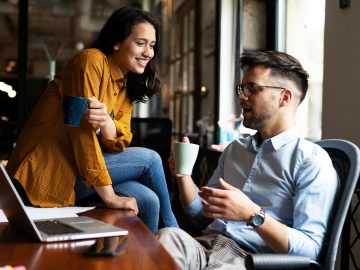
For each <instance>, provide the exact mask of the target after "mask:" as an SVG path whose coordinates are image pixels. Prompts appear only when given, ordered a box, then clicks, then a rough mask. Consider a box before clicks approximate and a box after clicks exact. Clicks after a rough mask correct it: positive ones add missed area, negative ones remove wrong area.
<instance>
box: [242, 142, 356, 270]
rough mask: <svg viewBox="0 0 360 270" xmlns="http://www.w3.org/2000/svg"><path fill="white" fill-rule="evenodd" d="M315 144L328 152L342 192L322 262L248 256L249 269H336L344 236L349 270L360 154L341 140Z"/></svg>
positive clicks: (285, 256)
mask: <svg viewBox="0 0 360 270" xmlns="http://www.w3.org/2000/svg"><path fill="white" fill-rule="evenodd" d="M316 143H317V144H318V145H320V146H321V147H322V148H324V149H325V150H326V151H327V152H328V154H329V156H330V158H331V160H332V162H333V165H334V167H335V169H336V171H337V173H338V175H339V177H340V190H339V192H338V194H337V197H336V199H335V202H334V207H333V210H332V213H331V216H330V222H329V227H328V231H327V234H326V237H325V243H324V246H323V249H322V253H321V255H320V257H319V259H318V260H317V261H311V260H310V259H309V258H307V257H304V256H295V255H288V254H249V255H248V256H247V257H246V259H245V263H246V267H247V269H325V270H333V269H334V268H335V261H336V255H337V251H338V245H339V241H340V236H342V237H341V239H342V243H341V244H342V245H341V250H342V256H341V269H342V270H344V269H348V262H349V255H348V251H349V246H350V244H349V238H350V237H349V235H350V225H351V224H350V218H351V211H350V208H351V199H352V197H353V194H354V192H355V190H356V188H357V183H358V180H359V171H360V151H359V148H358V147H357V146H356V145H355V144H353V143H351V142H349V141H345V140H340V139H328V140H321V141H318V142H316ZM344 253H345V254H344ZM346 253H347V254H346ZM344 255H345V256H344ZM344 257H346V258H344Z"/></svg>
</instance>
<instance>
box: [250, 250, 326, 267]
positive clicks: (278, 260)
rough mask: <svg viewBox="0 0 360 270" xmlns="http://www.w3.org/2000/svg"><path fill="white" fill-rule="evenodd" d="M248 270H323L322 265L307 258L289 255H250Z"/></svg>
mask: <svg viewBox="0 0 360 270" xmlns="http://www.w3.org/2000/svg"><path fill="white" fill-rule="evenodd" d="M245 265H246V269H248V270H251V269H253V270H259V269H297V270H300V269H321V267H320V265H319V264H318V263H317V262H315V261H312V260H310V259H309V258H308V257H305V256H296V255H289V254H248V255H247V256H246V258H245Z"/></svg>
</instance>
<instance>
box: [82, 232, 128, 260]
mask: <svg viewBox="0 0 360 270" xmlns="http://www.w3.org/2000/svg"><path fill="white" fill-rule="evenodd" d="M127 241H128V238H127V236H126V235H121V236H113V237H104V238H99V239H97V240H96V242H95V243H94V244H93V245H91V246H90V248H89V249H88V250H86V251H85V253H84V255H86V256H116V255H118V254H119V253H120V251H121V250H122V249H123V248H124V247H125V245H126V243H127Z"/></svg>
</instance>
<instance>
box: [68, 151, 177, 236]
mask: <svg viewBox="0 0 360 270" xmlns="http://www.w3.org/2000/svg"><path fill="white" fill-rule="evenodd" d="M103 155H104V158H105V163H106V167H107V169H108V171H109V174H110V177H111V180H112V186H113V188H114V191H115V192H116V193H120V194H123V195H126V196H128V197H134V198H135V199H136V202H137V205H138V208H139V217H140V219H141V220H142V221H143V222H144V223H145V224H146V225H147V226H148V227H149V229H150V230H151V231H152V232H153V233H156V232H157V231H158V229H160V228H163V227H178V223H177V221H176V218H175V216H174V213H173V212H172V209H171V204H170V198H169V192H168V190H167V185H166V179H165V175H164V169H163V166H162V162H161V158H160V156H159V155H158V153H156V152H155V151H153V150H150V149H147V148H142V147H129V148H127V149H126V150H125V151H123V152H121V153H107V152H103ZM94 193H96V191H95V190H94V189H90V188H87V187H86V186H85V184H84V182H83V180H82V179H81V178H78V179H77V181H76V185H75V194H76V200H81V199H84V198H86V197H88V196H91V195H93V194H94Z"/></svg>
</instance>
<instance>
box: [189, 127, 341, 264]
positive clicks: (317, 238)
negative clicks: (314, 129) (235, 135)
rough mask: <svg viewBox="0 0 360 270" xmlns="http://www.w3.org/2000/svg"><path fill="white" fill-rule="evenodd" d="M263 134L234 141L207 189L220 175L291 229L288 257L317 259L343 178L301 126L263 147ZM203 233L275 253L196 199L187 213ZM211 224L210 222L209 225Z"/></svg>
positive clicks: (248, 230)
mask: <svg viewBox="0 0 360 270" xmlns="http://www.w3.org/2000/svg"><path fill="white" fill-rule="evenodd" d="M257 138H258V135H257V134H255V135H254V136H249V137H247V138H241V139H238V140H235V141H233V142H232V143H231V144H229V146H228V147H226V149H225V150H224V152H223V153H222V155H221V157H220V159H219V163H218V167H217V168H216V170H215V171H214V173H213V175H212V177H211V178H210V180H209V183H208V186H212V187H219V185H218V179H219V178H220V177H221V178H223V179H224V180H225V181H226V182H228V183H229V184H231V185H233V186H234V187H236V188H238V189H240V190H242V191H243V192H244V193H245V194H246V195H247V196H248V197H249V198H250V199H251V200H252V201H253V202H255V203H256V204H258V205H259V206H261V207H262V208H264V209H265V211H266V213H267V215H271V216H272V217H273V218H275V219H276V220H278V221H280V222H281V223H283V224H285V225H287V226H288V239H289V246H288V251H289V254H296V255H304V256H308V257H310V258H311V259H316V258H317V256H318V255H319V252H320V250H321V246H322V243H323V240H324V235H325V232H326V227H327V221H328V218H329V213H330V209H331V208H332V204H333V201H334V198H335V195H336V191H337V189H338V183H339V180H338V176H337V173H336V171H335V169H334V168H333V166H332V162H331V159H330V157H329V156H328V154H327V152H326V151H325V150H324V149H322V148H321V147H320V146H318V145H316V144H314V143H312V142H310V141H308V140H305V139H303V138H301V137H300V133H299V131H298V129H297V128H296V127H293V128H291V129H289V130H287V131H284V132H282V133H281V134H279V135H277V136H275V137H273V138H271V139H268V140H266V141H264V142H263V143H262V144H261V145H258V140H257ZM184 210H185V212H186V213H187V214H188V215H189V216H190V217H191V218H192V220H193V222H194V223H195V224H196V225H197V226H198V227H200V228H205V227H206V226H207V227H206V229H205V231H204V233H210V232H217V233H221V234H223V235H226V236H228V237H230V238H231V239H233V240H235V241H236V242H237V243H238V244H239V245H241V246H243V247H245V248H247V249H249V250H251V251H253V252H256V253H269V252H272V251H271V249H270V247H269V246H268V245H267V244H266V243H265V241H264V240H262V238H261V237H260V236H259V235H258V234H257V233H256V231H255V230H254V228H252V227H251V226H248V225H247V224H246V222H242V221H241V222H240V221H228V220H222V219H215V220H210V219H208V218H206V217H204V216H203V215H202V214H201V212H202V205H201V198H200V197H199V195H197V197H196V199H195V200H194V201H192V202H191V203H190V204H189V205H188V206H187V207H186V208H185V209H184ZM209 222H210V224H209Z"/></svg>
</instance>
